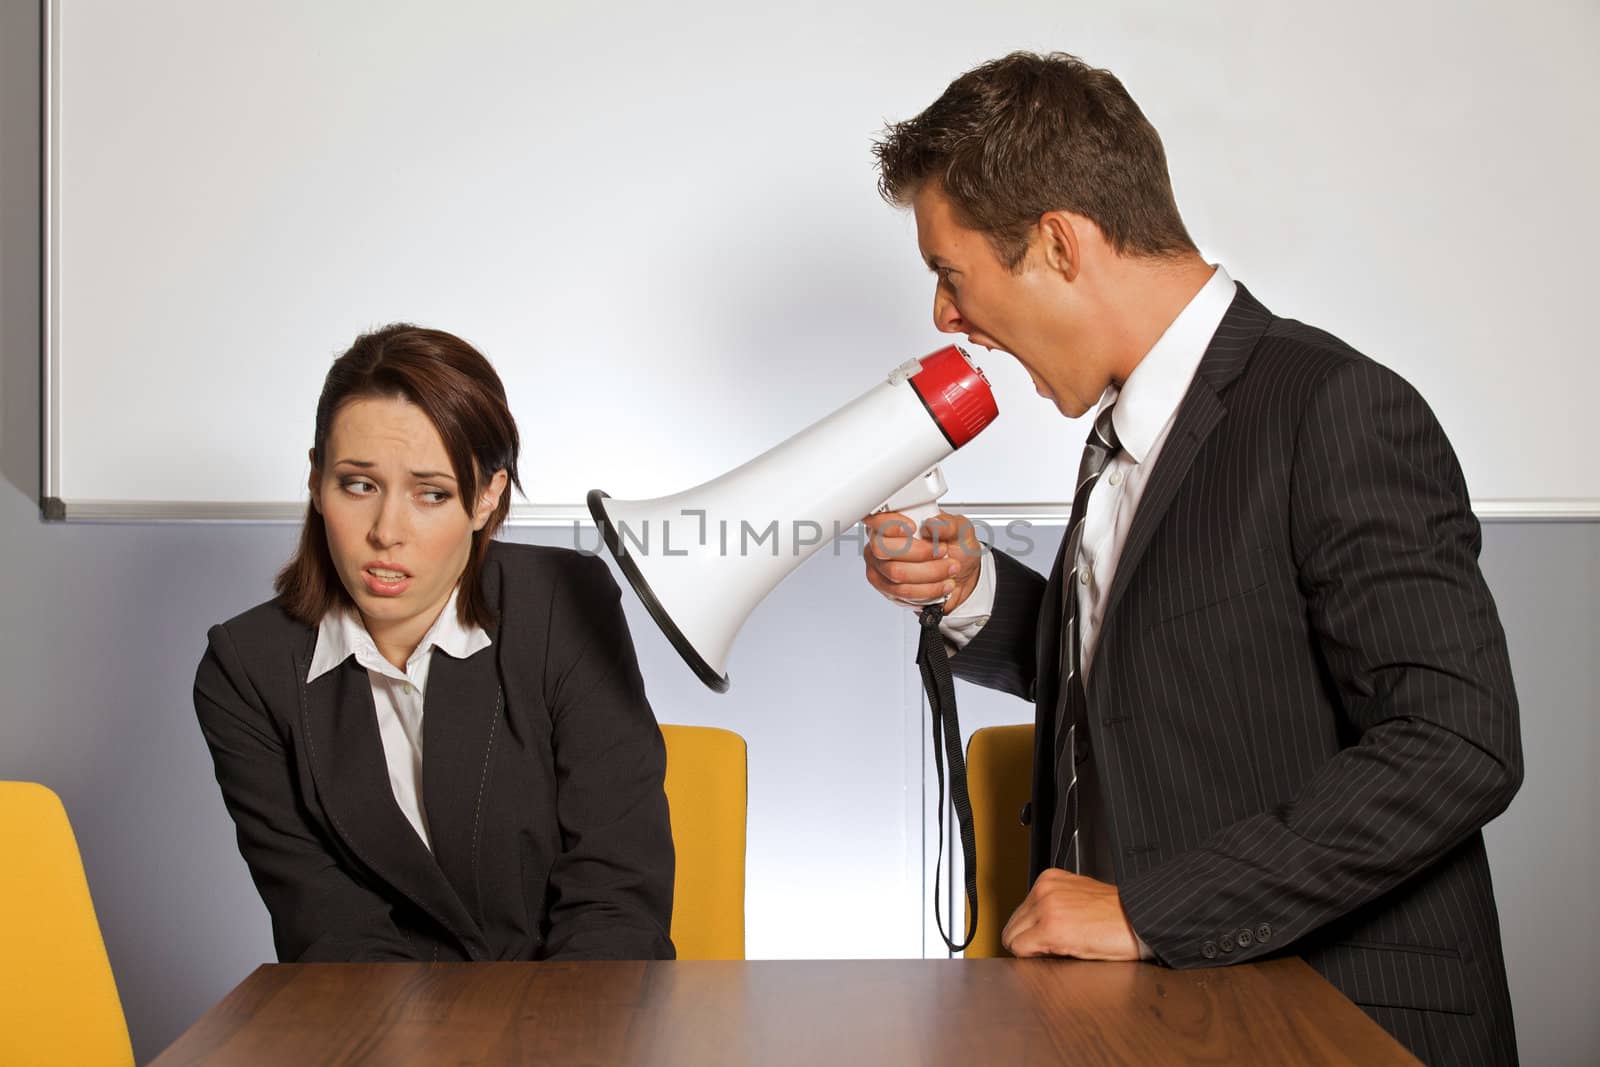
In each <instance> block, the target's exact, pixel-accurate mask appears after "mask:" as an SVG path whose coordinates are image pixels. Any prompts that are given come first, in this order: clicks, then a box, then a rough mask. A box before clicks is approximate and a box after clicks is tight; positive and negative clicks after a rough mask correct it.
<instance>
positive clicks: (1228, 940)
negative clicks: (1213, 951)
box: [1217, 934, 1233, 952]
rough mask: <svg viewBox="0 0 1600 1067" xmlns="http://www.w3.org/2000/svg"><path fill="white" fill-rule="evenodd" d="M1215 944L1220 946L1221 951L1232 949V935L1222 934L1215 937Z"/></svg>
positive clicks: (1230, 950)
mask: <svg viewBox="0 0 1600 1067" xmlns="http://www.w3.org/2000/svg"><path fill="white" fill-rule="evenodd" d="M1217 944H1218V945H1219V946H1220V947H1221V948H1222V951H1223V952H1232V951H1233V935H1232V934H1223V935H1222V936H1221V937H1219V938H1217Z"/></svg>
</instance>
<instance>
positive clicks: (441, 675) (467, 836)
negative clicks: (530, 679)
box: [422, 645, 503, 920]
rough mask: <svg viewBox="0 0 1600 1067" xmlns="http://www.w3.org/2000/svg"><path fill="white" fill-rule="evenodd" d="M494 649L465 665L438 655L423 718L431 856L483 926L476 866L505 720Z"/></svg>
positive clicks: (425, 798)
mask: <svg viewBox="0 0 1600 1067" xmlns="http://www.w3.org/2000/svg"><path fill="white" fill-rule="evenodd" d="M495 651H496V646H495V645H490V646H489V647H488V648H485V649H481V650H479V651H478V652H476V653H474V654H473V655H471V656H469V657H467V658H466V659H456V658H454V657H452V656H450V655H448V654H446V653H444V652H440V651H438V650H437V649H435V650H434V653H433V663H432V665H431V666H429V668H428V695H427V698H426V700H425V701H424V703H423V712H422V796H423V801H424V803H425V804H426V805H427V811H428V831H429V834H430V836H432V838H433V856H434V859H435V860H436V861H437V863H438V865H439V868H440V869H441V870H443V871H444V873H445V876H446V877H448V878H449V880H450V884H451V885H452V886H454V887H455V891H456V895H457V896H458V897H460V898H461V900H462V902H463V903H465V904H466V906H467V908H468V910H469V911H471V912H472V914H473V915H474V916H476V917H478V918H479V919H480V920H481V918H482V915H483V906H482V901H481V900H480V899H479V897H478V872H477V859H478V847H479V838H480V836H481V831H482V828H483V804H482V798H483V795H484V790H485V787H486V786H487V785H488V784H489V783H488V773H489V763H488V760H489V750H490V747H491V745H492V744H493V742H494V735H495V733H496V730H497V727H498V725H499V722H500V718H501V707H502V700H503V697H502V694H501V691H500V679H499V676H498V672H497V671H496V670H495Z"/></svg>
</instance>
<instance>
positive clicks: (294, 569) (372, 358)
mask: <svg viewBox="0 0 1600 1067" xmlns="http://www.w3.org/2000/svg"><path fill="white" fill-rule="evenodd" d="M366 397H395V398H399V399H402V400H407V401H410V402H411V403H413V404H415V405H416V406H417V407H419V408H421V409H422V411H423V413H424V414H426V415H427V416H428V419H429V421H430V422H432V423H433V426H434V429H436V430H438V431H439V437H440V438H441V439H442V440H443V441H444V447H445V451H446V452H447V453H448V454H449V456H450V466H451V467H452V468H453V473H454V474H455V478H456V484H457V488H458V490H459V494H460V499H461V506H462V508H464V509H465V510H466V512H467V514H468V515H472V514H473V513H474V512H475V511H476V510H477V506H478V494H479V492H480V490H481V489H482V488H483V487H486V486H487V485H488V482H489V481H490V479H492V478H493V477H494V475H495V472H496V471H501V470H503V471H505V472H506V476H507V478H508V479H509V481H510V484H511V485H514V486H516V487H517V488H518V489H519V490H520V489H521V488H522V483H521V482H520V481H519V480H518V478H517V454H518V452H519V451H520V450H521V440H520V439H519V438H518V436H517V424H516V421H515V420H514V419H512V417H511V408H510V405H508V404H507V403H506V391H505V387H504V386H503V385H501V384H500V376H499V375H497V374H496V373H495V372H494V368H493V367H491V366H490V365H489V361H488V360H487V359H485V358H484V357H483V355H482V354H481V353H480V352H479V351H478V350H477V349H476V348H473V347H472V346H471V345H469V344H467V342H465V341H463V340H462V339H461V338H459V337H456V336H455V335H454V334H449V333H445V332H444V331H443V330H429V329H424V328H423V327H420V326H412V325H410V324H409V323H403V322H402V323H395V324H394V325H392V326H385V327H384V328H383V329H381V330H374V331H373V332H372V333H368V334H363V335H362V336H360V337H358V338H356V342H355V344H353V345H351V346H350V350H349V351H348V352H346V353H345V354H344V355H342V356H340V357H339V358H338V359H336V360H334V363H333V366H332V367H331V368H329V370H328V377H327V378H326V379H325V380H324V381H323V384H322V396H321V397H320V398H318V400H317V421H316V428H315V430H314V431H313V436H312V443H311V466H312V471H313V473H315V472H318V471H321V470H323V469H324V465H325V464H326V462H327V453H326V449H327V444H328V432H329V430H331V429H332V427H333V420H334V417H335V416H336V415H338V413H339V409H340V408H342V407H344V405H345V404H347V403H349V402H350V401H352V400H358V399H362V398H366ZM510 510H511V490H510V486H507V488H506V491H505V492H504V493H502V494H501V495H500V502H499V503H498V504H497V505H496V506H495V509H494V511H493V513H492V514H491V515H490V516H489V521H488V522H486V523H484V526H483V529H481V530H478V531H475V532H474V533H473V535H472V551H471V553H470V555H469V556H468V557H467V567H466V570H465V571H463V572H462V574H461V582H460V585H459V586H458V587H457V588H458V590H459V595H458V596H457V598H456V606H457V609H458V611H459V614H460V617H461V621H462V622H463V623H465V624H467V625H478V626H488V625H489V623H490V622H491V621H492V619H493V613H492V612H491V610H490V608H489V605H488V602H487V601H486V599H485V598H484V595H483V588H482V586H481V584H480V582H479V577H480V575H481V574H482V572H483V561H484V559H485V557H487V556H488V553H489V542H490V541H491V540H492V539H493V538H494V535H495V532H496V531H497V530H499V528H500V525H501V524H502V523H503V522H505V518H506V515H507V513H508V512H509V511H510ZM275 584H276V587H277V590H278V597H279V600H280V603H282V604H283V607H284V609H285V610H286V611H288V613H289V614H290V615H292V616H294V617H295V618H296V619H299V620H300V621H301V622H303V623H306V624H307V625H310V626H315V625H317V623H318V622H320V621H321V619H322V616H323V615H324V614H326V613H327V612H328V611H329V609H331V608H333V607H336V606H338V605H340V604H344V605H348V604H350V603H351V600H350V594H349V592H348V591H347V590H346V589H345V587H344V583H343V582H341V581H340V580H339V573H338V571H337V570H335V569H334V565H333V556H332V554H331V553H330V552H329V550H328V531H327V527H326V526H325V525H324V523H323V520H322V514H321V513H320V512H318V511H317V509H316V508H315V507H314V506H312V505H309V504H308V505H307V506H306V520H305V525H304V526H302V527H301V530H300V547H299V548H298V549H297V550H296V551H295V554H294V556H293V558H291V559H290V560H289V562H288V563H287V564H286V565H285V566H284V568H283V570H282V571H280V572H279V573H278V578H277V581H276V583H275Z"/></svg>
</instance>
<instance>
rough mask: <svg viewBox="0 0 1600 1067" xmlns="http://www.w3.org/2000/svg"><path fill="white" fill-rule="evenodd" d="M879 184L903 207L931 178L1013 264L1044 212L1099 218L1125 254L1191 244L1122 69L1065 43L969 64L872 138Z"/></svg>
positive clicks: (1161, 154) (1156, 143) (1152, 134)
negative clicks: (1096, 63) (1096, 62)
mask: <svg viewBox="0 0 1600 1067" xmlns="http://www.w3.org/2000/svg"><path fill="white" fill-rule="evenodd" d="M873 154H874V155H876V156H877V159H878V190H879V192H881V193H882V194H883V197H884V199H885V200H888V201H889V202H890V203H892V204H895V205H898V206H900V207H905V206H907V205H908V204H910V203H911V200H912V198H913V197H915V196H916V194H917V192H918V191H919V190H920V189H921V188H922V187H923V186H924V185H925V184H926V183H927V182H929V181H934V182H937V183H938V185H937V188H939V189H940V190H942V191H943V193H944V194H945V195H946V196H947V197H949V198H950V201H951V203H952V204H953V205H954V206H955V208H956V213H957V218H959V219H961V221H962V222H963V223H965V224H966V225H968V226H970V227H972V228H973V229H976V230H979V231H982V232H983V233H985V234H987V235H988V237H989V240H990V242H991V244H993V246H994V249H995V251H996V253H997V254H998V255H999V256H1000V259H1001V260H1002V261H1003V262H1004V263H1005V264H1006V266H1007V267H1009V268H1011V269H1012V270H1016V269H1017V268H1018V267H1019V266H1020V265H1021V264H1022V260H1023V256H1024V255H1025V254H1026V251H1027V247H1028V238H1029V234H1030V232H1031V231H1032V229H1033V227H1034V225H1035V224H1036V223H1037V222H1038V221H1039V217H1040V216H1041V215H1043V214H1044V213H1045V212H1047V211H1070V212H1072V213H1074V214H1077V215H1082V216H1084V217H1085V218H1088V219H1090V220H1092V221H1093V222H1094V223H1095V225H1097V226H1099V227H1100V230H1101V232H1102V233H1104V234H1105V236H1106V239H1107V240H1108V241H1110V243H1111V246H1112V247H1113V248H1115V249H1116V250H1117V251H1118V252H1119V253H1122V254H1124V255H1130V254H1131V255H1147V256H1168V255H1176V254H1181V253H1184V252H1193V251H1195V245H1194V242H1193V241H1192V240H1190V238H1189V233H1188V231H1187V230H1186V229H1185V228H1184V225H1183V219H1182V218H1181V217H1180V216H1179V215H1178V205H1177V202H1176V201H1175V200H1174V199H1173V196H1172V180H1171V178H1170V177H1169V176H1168V174H1167V156H1166V152H1165V151H1164V150H1163V149H1162V147H1161V138H1160V136H1158V135H1157V133H1156V131H1155V127H1154V126H1151V125H1150V122H1149V120H1148V119H1146V118H1145V117H1144V113H1143V112H1142V111H1140V110H1139V105H1138V104H1135V103H1134V102H1133V98H1132V97H1131V96H1129V95H1128V91H1127V90H1126V89H1124V88H1123V87H1122V83H1121V82H1120V81H1118V80H1117V78H1116V75H1114V74H1112V73H1111V72H1110V71H1106V70H1099V69H1097V68H1095V67H1091V66H1089V65H1088V64H1087V63H1085V62H1083V61H1082V60H1081V59H1078V58H1077V57H1076V56H1070V55H1067V54H1066V53H1064V52H1052V53H1050V54H1049V55H1039V54H1036V53H1033V52H1013V53H1011V54H1010V55H1008V56H1005V57H1003V58H1000V59H995V60H991V61H989V62H988V63H985V64H983V65H982V66H980V67H975V68H973V69H972V70H969V71H967V72H966V73H965V74H963V75H961V77H959V78H957V79H956V80H955V81H953V82H951V83H950V86H949V88H947V89H945V91H944V93H943V95H941V96H940V97H939V99H937V100H935V101H934V102H933V103H932V104H931V105H930V106H929V107H928V108H927V110H925V111H923V113H922V114H920V115H918V116H917V117H916V118H913V119H908V120H906V121H905V122H897V123H893V124H891V125H890V126H889V127H888V129H886V130H885V131H884V136H883V138H882V140H880V141H878V142H877V143H876V144H875V145H874V146H873Z"/></svg>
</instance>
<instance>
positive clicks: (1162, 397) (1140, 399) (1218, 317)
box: [940, 267, 1238, 678]
mask: <svg viewBox="0 0 1600 1067" xmlns="http://www.w3.org/2000/svg"><path fill="white" fill-rule="evenodd" d="M1237 288H1238V287H1237V286H1236V285H1235V284H1234V281H1233V279H1232V278H1230V277H1228V272H1227V271H1225V270H1223V269H1222V268H1221V267H1217V268H1216V270H1215V271H1213V272H1212V275H1211V277H1210V279H1209V280H1207V282H1206V284H1205V285H1203V286H1201V288H1200V291H1199V292H1198V293H1196V294H1195V295H1194V297H1193V298H1192V299H1191V300H1190V301H1189V303H1188V304H1186V305H1185V306H1184V309H1183V310H1182V311H1181V312H1179V313H1178V317H1177V318H1175V319H1173V320H1172V324H1171V325H1170V326H1168V327H1167V329H1166V332H1165V333H1163V334H1162V335H1161V337H1160V338H1159V339H1158V340H1157V341H1156V343H1155V345H1154V346H1153V347H1152V348H1151V349H1150V351H1149V352H1147V353H1145V356H1144V358H1143V359H1141V360H1140V361H1139V364H1138V366H1136V367H1135V368H1134V369H1133V373H1132V374H1130V375H1128V380H1127V381H1126V382H1124V383H1122V388H1121V389H1120V390H1119V389H1118V388H1117V386H1115V385H1112V386H1110V387H1108V388H1107V389H1106V392H1105V395H1104V396H1102V397H1101V398H1100V406H1099V407H1098V408H1096V409H1095V415H1098V414H1099V413H1100V411H1103V410H1104V409H1105V407H1106V406H1107V405H1108V404H1116V405H1117V406H1116V409H1115V410H1114V411H1113V412H1112V413H1111V421H1112V424H1113V425H1114V426H1115V427H1116V431H1117V439H1118V440H1119V441H1120V442H1121V443H1122V449H1121V451H1119V452H1118V453H1117V455H1116V456H1115V457H1114V458H1113V459H1112V460H1111V462H1110V463H1108V464H1106V468H1105V470H1104V471H1102V472H1101V474H1100V480H1099V481H1098V482H1096V483H1095V486H1094V488H1093V489H1092V490H1090V492H1089V500H1088V502H1087V503H1086V504H1085V506H1084V517H1083V542H1082V544H1081V545H1080V546H1079V549H1078V559H1077V561H1076V562H1077V569H1078V577H1079V585H1078V590H1077V592H1078V620H1079V623H1078V634H1079V641H1080V644H1081V647H1082V655H1083V674H1084V677H1085V678H1087V677H1088V676H1089V668H1090V665H1091V664H1092V663H1093V661H1094V650H1095V645H1096V642H1097V641H1098V639H1099V637H1100V628H1101V626H1102V624H1103V623H1104V622H1105V611H1106V601H1107V599H1108V597H1109V596H1110V594H1111V583H1112V581H1113V580H1114V579H1115V578H1116V574H1117V561H1118V560H1119V559H1120V558H1121V556H1122V546H1123V544H1124V543H1125V542H1126V541H1127V539H1128V529H1129V527H1131V526H1132V525H1133V516H1134V513H1135V512H1136V511H1137V510H1138V507H1139V498H1140V497H1141V496H1142V495H1143V494H1144V487H1145V486H1146V485H1147V484H1148V483H1149V481H1150V472H1151V471H1153V470H1154V469H1155V465H1156V459H1157V458H1158V457H1159V456H1160V455H1161V448H1162V446H1163V445H1164V444H1166V440H1167V434H1168V433H1169V432H1170V431H1171V430H1172V423H1173V420H1174V419H1175V418H1176V417H1177V414H1178V407H1179V405H1180V404H1182V402H1183V397H1184V394H1185V393H1187V392H1188V391H1189V383H1190V382H1192V381H1193V380H1194V373H1195V370H1196V369H1197V368H1198V367H1199V366H1200V359H1201V357H1202V356H1204V355H1205V352H1206V348H1207V346H1208V345H1210V344H1211V337H1212V335H1213V334H1215V333H1216V332H1217V327H1218V326H1219V325H1221V324H1222V317H1223V316H1224V315H1225V314H1227V311H1228V307H1229V305H1230V304H1232V303H1233V295H1234V291H1235V290H1236V289H1237ZM1075 474H1076V468H1074V469H1073V470H1072V471H1071V472H1068V474H1067V475H1066V477H1068V478H1071V477H1073V476H1074V475H1075ZM1069 485H1070V483H1069ZM979 567H980V570H979V573H978V583H977V585H976V586H974V587H973V590H972V595H971V596H969V597H967V599H966V600H964V601H962V603H961V605H960V606H959V607H958V608H956V609H955V611H953V612H951V613H950V614H949V615H947V616H945V618H944V621H943V622H942V623H941V624H940V630H941V632H942V633H943V634H944V637H945V640H946V641H948V642H949V643H950V645H952V646H953V647H954V648H956V649H960V648H962V647H963V646H965V645H966V643H967V642H968V641H970V640H972V638H973V637H974V636H975V635H976V634H977V632H978V631H979V630H980V629H982V628H983V624H984V623H986V622H988V621H989V615H990V613H991V612H992V611H993V610H994V561H993V560H992V559H990V558H989V555H988V553H984V557H983V559H982V561H981V562H980V564H979ZM1068 569H1069V570H1070V569H1071V568H1070V567H1069V568H1068Z"/></svg>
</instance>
